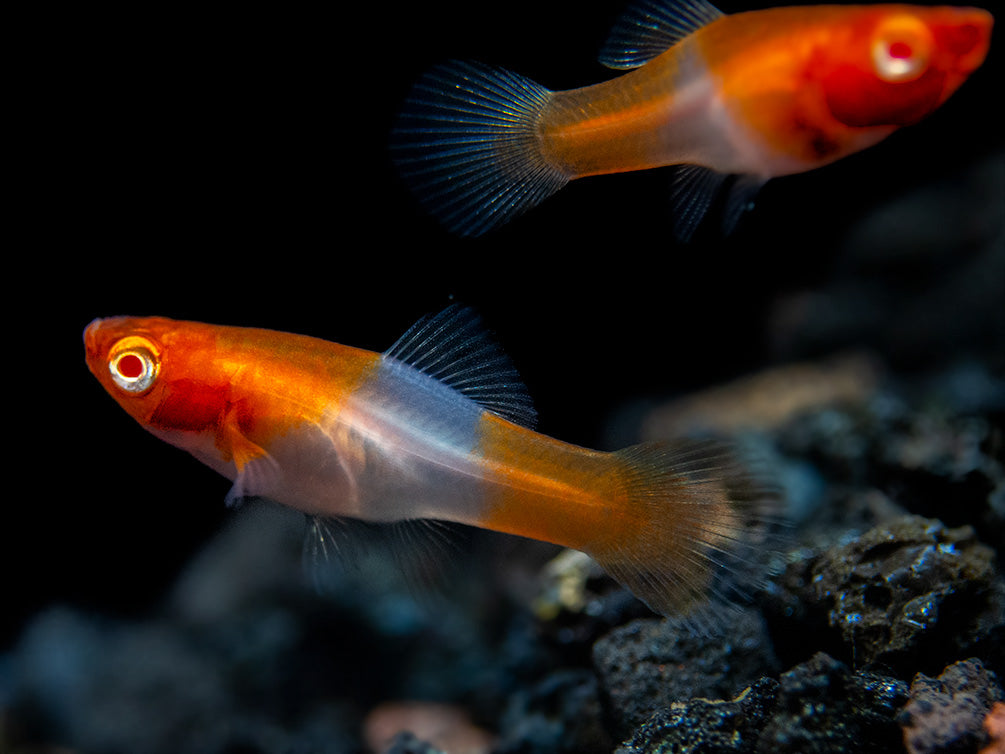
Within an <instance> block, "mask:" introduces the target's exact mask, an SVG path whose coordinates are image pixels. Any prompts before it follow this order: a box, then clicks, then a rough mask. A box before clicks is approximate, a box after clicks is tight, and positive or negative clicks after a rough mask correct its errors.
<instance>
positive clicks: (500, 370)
mask: <svg viewBox="0 0 1005 754" xmlns="http://www.w3.org/2000/svg"><path fill="white" fill-rule="evenodd" d="M384 356H385V357H389V358H393V359H397V360H398V361H401V362H403V363H405V364H408V365H409V366H411V367H412V368H413V369H418V370H419V371H420V372H423V373H425V374H427V375H429V376H430V377H433V378H435V379H437V380H439V381H440V382H442V383H443V384H444V385H447V386H448V387H451V388H453V389H454V390H456V391H458V392H459V393H461V394H463V395H465V396H466V397H468V398H470V399H471V400H473V401H475V402H476V403H478V404H479V405H480V406H482V407H484V408H486V409H488V410H489V411H492V412H494V413H496V414H499V415H500V416H502V417H504V418H506V419H509V420H510V421H514V422H517V423H519V424H523V425H524V426H528V427H530V426H533V425H534V422H535V421H536V419H537V413H536V412H535V411H534V406H533V403H532V402H531V399H530V394H529V393H528V392H527V389H526V388H525V387H524V384H523V382H522V381H521V380H520V375H519V374H518V373H517V371H516V369H515V368H514V367H513V364H512V363H511V362H510V360H509V357H508V356H507V355H506V354H505V352H504V351H503V350H502V348H500V347H499V345H498V344H497V343H496V342H495V340H494V339H493V338H492V336H491V335H490V334H489V333H488V331H487V330H485V328H484V326H483V325H482V322H481V319H480V318H479V317H478V315H477V314H475V312H474V311H473V310H471V309H469V308H467V307H464V306H461V305H460V304H451V305H450V306H448V307H447V308H446V309H444V310H443V311H441V312H439V313H438V314H432V315H429V316H426V317H423V318H422V319H420V320H419V321H418V322H416V323H415V324H414V325H412V327H410V328H409V329H408V331H407V332H406V333H405V334H404V335H402V336H401V337H400V338H398V340H397V341H396V342H395V343H394V345H392V346H391V347H390V348H389V349H387V351H385V352H384Z"/></svg>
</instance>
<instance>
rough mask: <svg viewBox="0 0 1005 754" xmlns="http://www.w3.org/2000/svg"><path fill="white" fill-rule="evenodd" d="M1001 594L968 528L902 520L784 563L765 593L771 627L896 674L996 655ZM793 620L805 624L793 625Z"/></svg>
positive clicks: (995, 659) (1004, 625)
mask: <svg viewBox="0 0 1005 754" xmlns="http://www.w3.org/2000/svg"><path fill="white" fill-rule="evenodd" d="M1003 596H1005V592H1003V590H1002V588H1001V580H1000V579H999V578H998V577H997V573H996V570H995V558H994V552H993V551H992V550H991V548H989V547H987V546H986V545H983V544H981V543H980V542H978V541H977V539H976V538H975V536H974V532H973V529H972V528H971V527H961V528H958V529H949V528H947V527H945V526H944V525H943V524H942V523H941V522H939V521H934V520H930V519H924V518H921V517H918V516H907V517H903V518H901V519H898V520H896V521H894V522H892V523H891V524H889V525H884V526H880V527H877V528H875V529H872V530H870V531H868V532H866V533H865V534H863V535H861V536H859V537H855V538H854V539H851V540H850V541H848V542H847V543H846V544H843V545H841V546H839V547H836V548H833V549H830V550H826V551H823V552H820V553H815V554H814V553H802V554H801V555H799V554H797V555H796V557H795V558H794V559H793V560H792V561H791V562H790V563H789V565H788V566H787V568H786V570H785V571H784V573H783V574H781V575H780V576H779V577H778V579H777V581H776V587H775V589H773V590H771V592H770V593H769V595H768V598H767V599H768V603H769V605H770V611H771V614H772V616H773V622H774V623H775V630H776V631H780V632H784V633H785V634H786V635H791V634H796V635H798V633H799V632H804V631H806V630H808V629H809V627H811V626H815V627H816V629H815V630H817V631H819V632H820V633H821V634H822V635H821V636H819V637H817V638H815V639H814V640H813V642H812V643H813V644H814V645H816V646H821V645H822V646H826V647H829V648H830V649H831V650H832V651H835V652H837V653H839V654H840V655H841V656H844V657H847V658H848V660H849V661H853V662H854V663H855V664H856V666H858V667H864V668H877V667H884V668H889V669H891V670H893V671H894V673H895V674H896V675H898V676H900V677H909V676H910V675H911V674H912V670H913V669H915V668H922V669H928V670H929V672H931V671H932V670H933V669H934V670H938V669H939V668H941V667H943V666H945V665H946V664H947V663H948V662H951V661H952V660H954V659H955V658H957V657H959V656H961V654H962V655H963V656H969V655H977V656H981V657H982V658H983V659H985V661H987V662H989V663H991V664H992V665H994V666H998V665H1000V663H1001V661H1002V654H1001V653H1002V649H1001V647H1002V640H1003V636H1005V634H1003V631H1005V619H1003V605H1005V602H1003V599H1002V598H1003ZM797 624H798V625H799V626H801V627H797Z"/></svg>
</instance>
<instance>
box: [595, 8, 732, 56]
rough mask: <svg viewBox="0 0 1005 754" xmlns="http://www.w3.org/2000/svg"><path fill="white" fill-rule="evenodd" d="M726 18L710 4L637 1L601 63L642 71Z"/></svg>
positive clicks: (613, 31) (614, 32) (610, 39)
mask: <svg viewBox="0 0 1005 754" xmlns="http://www.w3.org/2000/svg"><path fill="white" fill-rule="evenodd" d="M722 15H723V13H722V11H720V10H719V9H718V8H716V7H715V6H713V5H712V4H711V3H709V2H708V0H669V1H668V0H635V2H634V3H633V4H632V5H631V6H629V8H628V10H627V11H625V14H624V15H623V16H621V18H620V19H618V22H617V23H616V24H614V28H613V29H611V33H610V35H609V36H608V37H607V41H606V42H605V43H604V46H603V48H601V50H600V62H601V64H603V65H605V66H607V67H608V68H617V69H625V68H638V67H639V66H640V65H643V64H644V63H647V62H649V61H650V60H652V59H653V58H655V57H656V56H657V55H660V54H661V53H664V52H666V51H667V50H668V49H670V48H671V47H673V46H674V45H675V44H677V43H678V42H679V41H680V40H682V39H684V37H686V36H688V35H690V34H693V33H694V32H695V31H697V30H698V29H700V28H701V27H702V26H705V25H706V24H709V23H711V22H712V21H715V20H716V19H717V18H720V17H721V16H722Z"/></svg>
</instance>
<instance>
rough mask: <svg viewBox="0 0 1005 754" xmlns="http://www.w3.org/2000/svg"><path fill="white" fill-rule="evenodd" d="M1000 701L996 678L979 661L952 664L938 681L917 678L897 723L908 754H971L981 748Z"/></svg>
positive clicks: (936, 679)
mask: <svg viewBox="0 0 1005 754" xmlns="http://www.w3.org/2000/svg"><path fill="white" fill-rule="evenodd" d="M1002 698H1003V697H1002V689H1001V686H999V685H998V681H997V678H996V677H995V674H994V673H991V672H990V671H988V670H986V669H985V668H984V665H983V664H982V663H981V662H980V661H979V660H963V661H961V662H957V663H954V664H953V665H950V666H949V667H948V668H946V669H945V670H944V671H943V673H942V674H941V675H940V676H939V677H938V678H930V677H928V676H926V675H925V674H923V673H919V674H918V675H916V676H915V678H914V681H912V683H911V689H910V699H909V701H908V702H907V704H906V705H905V706H904V709H903V710H902V711H901V713H900V714H899V715H898V717H897V721H898V722H899V723H900V725H901V727H902V728H903V731H904V746H905V748H906V749H907V751H908V754H952V752H962V751H976V750H977V747H978V746H979V745H980V744H982V743H984V738H985V733H984V732H983V731H982V729H981V726H982V723H983V722H984V718H985V717H986V716H987V715H988V713H989V712H990V710H991V706H992V704H993V703H994V702H996V701H998V700H1000V699H1002Z"/></svg>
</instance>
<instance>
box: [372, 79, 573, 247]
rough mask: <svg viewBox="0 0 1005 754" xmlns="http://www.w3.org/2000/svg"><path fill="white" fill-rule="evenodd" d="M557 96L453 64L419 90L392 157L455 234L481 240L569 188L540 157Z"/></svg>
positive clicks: (400, 124) (405, 115) (403, 120)
mask: <svg viewBox="0 0 1005 754" xmlns="http://www.w3.org/2000/svg"><path fill="white" fill-rule="evenodd" d="M551 94H552V93H551V92H550V91H549V90H548V89H545V88H544V87H542V86H540V85H538V84H536V83H534V82H533V81H531V80H530V79H527V78H524V77H523V76H519V75H517V74H514V73H511V72H509V71H505V70H502V69H498V68H492V67H489V66H485V65H481V64H476V63H468V62H451V63H446V64H444V65H441V66H439V67H437V68H434V69H433V70H431V71H430V72H428V73H427V74H426V75H425V76H424V77H423V78H422V79H420V81H419V82H418V83H417V84H416V86H415V88H414V89H413V90H412V93H411V95H410V97H409V99H408V100H407V102H406V104H405V106H404V109H403V111H402V113H401V115H400V118H399V120H398V123H397V125H396V128H395V130H394V132H393V134H392V143H391V154H392V157H393V159H394V161H395V163H396V164H397V166H398V169H399V170H400V172H401V175H402V177H403V178H404V179H405V181H406V182H407V183H408V184H410V187H411V188H412V190H413V191H414V192H415V194H416V195H417V197H418V199H419V201H420V203H421V204H422V205H423V206H424V207H425V208H426V210H427V211H428V212H430V214H432V215H433V216H434V217H436V218H437V219H438V220H439V221H440V222H441V223H442V224H443V225H444V226H445V227H446V228H447V229H448V230H450V231H451V232H453V233H457V234H459V235H463V236H478V235H481V234H482V233H485V232H486V231H488V230H491V229H492V228H494V227H496V226H498V225H501V224H502V223H505V222H507V221H508V220H510V219H512V218H513V217H515V216H516V215H518V214H520V213H521V212H524V211H525V210H527V209H529V208H530V207H533V206H534V205H536V204H538V203H539V202H541V201H543V200H544V199H546V198H547V197H549V196H551V195H552V194H554V193H555V192H556V191H558V190H559V189H560V188H562V186H564V185H565V184H566V183H567V182H568V180H569V176H568V175H567V174H566V173H565V172H563V171H562V170H561V169H559V168H557V167H555V166H554V165H550V164H549V163H548V162H547V160H546V159H545V158H544V157H543V156H542V155H541V152H540V147H539V139H538V135H537V122H538V118H539V116H540V114H541V111H542V110H543V108H544V107H545V106H546V105H547V103H548V101H549V100H550V98H551Z"/></svg>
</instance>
